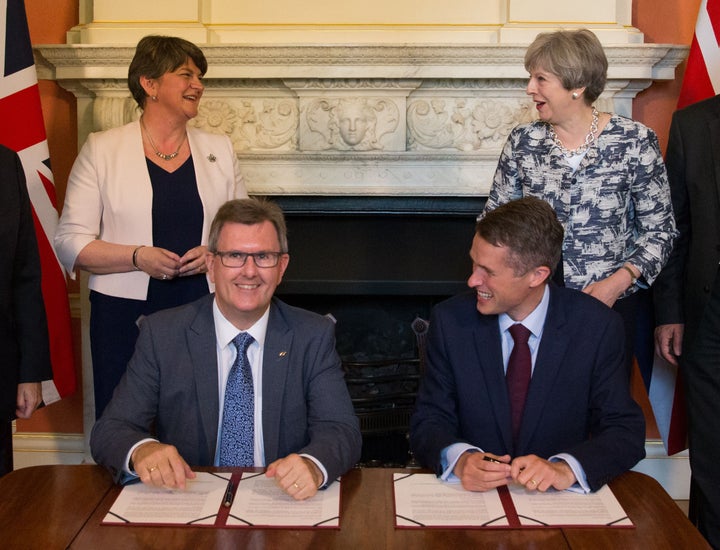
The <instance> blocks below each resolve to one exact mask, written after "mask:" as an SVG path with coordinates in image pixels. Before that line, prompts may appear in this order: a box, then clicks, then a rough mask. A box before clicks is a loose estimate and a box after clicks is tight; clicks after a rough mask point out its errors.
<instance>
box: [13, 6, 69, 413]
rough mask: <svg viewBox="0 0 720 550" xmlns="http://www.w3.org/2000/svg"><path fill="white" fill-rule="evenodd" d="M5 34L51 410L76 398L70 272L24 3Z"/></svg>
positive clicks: (15, 8)
mask: <svg viewBox="0 0 720 550" xmlns="http://www.w3.org/2000/svg"><path fill="white" fill-rule="evenodd" d="M0 33H3V35H2V36H0V67H2V72H1V73H0V121H2V126H1V127H0V143H2V144H3V145H5V146H7V147H9V148H10V149H12V150H13V151H15V152H17V154H18V156H19V157H20V160H21V161H22V164H23V168H24V170H25V177H26V179H27V187H28V193H29V195H30V200H31V202H32V207H33V220H34V222H35V233H36V235H37V241H38V248H39V251H40V263H41V266H42V293H43V299H44V302H45V310H46V312H47V319H48V333H49V336H50V359H51V362H52V367H53V380H48V381H45V382H43V398H44V401H45V403H46V404H49V403H52V402H54V401H57V400H59V399H61V398H63V397H66V396H68V395H70V394H71V393H73V392H74V391H75V386H76V381H75V367H74V360H73V350H72V332H71V327H70V307H69V304H68V295H67V287H66V279H65V272H64V271H63V269H62V267H61V265H60V262H59V261H58V259H57V256H56V255H55V250H54V249H53V247H52V245H51V244H50V243H51V241H52V238H53V235H54V234H55V228H56V226H57V222H58V210H57V197H56V195H55V184H54V180H53V175H52V172H51V170H50V155H49V153H48V145H47V139H46V136H45V123H44V121H43V114H42V107H41V103H40V90H39V88H38V82H37V73H36V71H35V63H34V60H33V54H32V47H31V44H30V33H29V31H28V24H27V17H26V15H25V3H24V2H23V0H0Z"/></svg>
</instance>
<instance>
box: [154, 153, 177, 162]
mask: <svg viewBox="0 0 720 550" xmlns="http://www.w3.org/2000/svg"><path fill="white" fill-rule="evenodd" d="M179 152H180V151H175V152H174V153H170V154H169V155H166V154H165V153H161V152H160V151H155V154H156V155H157V156H159V157H160V158H161V159H163V160H172V159H174V158H175V157H176V156H178V153H179Z"/></svg>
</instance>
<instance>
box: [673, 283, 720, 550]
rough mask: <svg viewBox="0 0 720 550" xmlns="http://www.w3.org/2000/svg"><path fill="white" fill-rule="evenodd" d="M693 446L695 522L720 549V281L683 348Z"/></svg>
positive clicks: (691, 460) (691, 501) (713, 544)
mask: <svg viewBox="0 0 720 550" xmlns="http://www.w3.org/2000/svg"><path fill="white" fill-rule="evenodd" d="M681 361H682V365H681V367H682V368H681V369H680V372H681V373H682V375H683V382H684V384H685V396H686V401H687V411H688V428H689V430H688V439H689V444H690V468H691V470H692V480H691V484H690V510H689V516H690V520H691V521H692V522H693V523H694V524H695V525H696V526H697V528H698V529H699V530H700V532H701V533H702V534H703V536H704V537H705V538H706V539H707V540H708V542H709V543H710V544H711V545H712V546H713V548H716V549H720V467H719V465H720V431H718V429H717V423H718V419H720V275H718V276H716V278H715V284H714V286H713V290H712V294H711V297H710V301H709V302H708V305H707V306H706V307H705V311H704V312H703V315H702V319H701V322H700V325H699V327H698V329H697V333H696V334H695V335H694V337H693V338H692V341H687V340H685V341H684V342H683V355H682V358H681Z"/></svg>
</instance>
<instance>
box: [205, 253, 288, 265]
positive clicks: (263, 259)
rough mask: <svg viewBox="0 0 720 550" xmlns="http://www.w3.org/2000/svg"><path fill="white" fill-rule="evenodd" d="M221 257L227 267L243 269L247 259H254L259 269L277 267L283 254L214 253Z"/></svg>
mask: <svg viewBox="0 0 720 550" xmlns="http://www.w3.org/2000/svg"><path fill="white" fill-rule="evenodd" d="M213 254H215V256H220V261H221V262H222V264H223V265H224V266H225V267H242V266H244V265H245V262H247V259H248V258H250V257H252V259H253V261H254V262H255V265H256V266H257V267H263V268H264V267H275V266H276V265H277V264H278V261H279V260H280V256H282V255H283V253H282V252H240V251H239V250H228V251H226V252H221V251H220V250H218V251H217V252H213Z"/></svg>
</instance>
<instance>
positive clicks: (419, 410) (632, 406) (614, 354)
mask: <svg viewBox="0 0 720 550" xmlns="http://www.w3.org/2000/svg"><path fill="white" fill-rule="evenodd" d="M562 239H563V229H562V226H561V225H560V223H559V222H558V221H557V218H556V216H555V213H554V212H553V210H552V208H551V207H550V206H549V205H548V204H547V203H545V202H544V201H542V200H540V199H536V198H533V197H525V198H522V199H519V200H516V201H512V202H509V203H506V204H505V205H503V206H500V207H499V208H497V209H496V210H494V211H492V212H490V213H488V214H486V215H485V216H484V217H483V218H482V219H481V220H479V221H478V223H477V227H476V233H475V237H474V239H473V243H472V248H471V250H470V258H471V260H472V273H471V275H470V278H469V279H468V286H469V287H470V288H471V289H472V292H469V293H465V294H462V295H459V296H456V297H453V298H451V299H449V300H447V301H445V302H443V303H441V304H439V305H438V306H436V307H435V308H434V310H433V312H432V315H431V319H430V331H429V333H428V342H427V369H426V372H425V376H424V378H423V381H422V384H421V388H420V392H419V395H418V399H417V406H416V410H415V413H414V415H413V417H412V421H411V426H410V442H411V447H412V449H413V451H414V453H415V456H416V458H417V459H418V460H419V461H420V463H421V464H422V465H423V466H425V467H428V468H431V469H432V470H433V471H435V472H436V473H437V475H439V476H440V477H441V478H442V479H445V480H449V481H457V480H458V479H459V481H460V482H461V483H462V485H463V487H464V488H465V489H468V490H471V491H485V490H489V489H492V488H495V487H498V486H501V485H505V484H507V483H509V482H511V481H514V482H516V483H519V484H522V485H524V486H525V487H527V488H528V489H530V490H539V491H547V490H548V489H550V488H554V489H558V490H563V489H568V488H571V487H573V488H574V489H580V490H584V491H595V490H597V489H599V488H600V487H601V486H602V485H604V484H605V483H607V482H608V481H610V480H611V479H612V478H614V477H615V476H617V475H619V474H621V473H622V472H624V471H626V470H628V469H629V468H632V467H633V466H634V465H635V464H636V463H637V462H638V461H639V460H640V459H642V458H643V457H644V456H645V450H644V443H645V421H644V418H643V414H642V411H641V410H640V408H639V407H638V405H637V404H636V403H635V401H634V400H633V399H632V397H631V395H630V391H629V384H628V379H627V373H626V371H625V367H624V366H623V365H624V363H623V357H624V352H625V350H624V342H625V340H624V336H623V334H624V332H623V326H622V320H621V318H620V317H619V315H618V314H617V313H615V312H613V311H612V310H611V309H610V308H608V307H606V306H605V305H603V304H602V303H601V302H600V301H598V300H597V299H595V298H593V297H592V296H589V295H587V294H583V293H582V292H580V291H577V290H571V289H567V288H559V287H557V286H555V285H552V284H549V283H548V281H549V279H550V277H551V275H552V268H551V266H556V265H557V264H558V261H559V259H560V250H561V243H562ZM516 323H522V324H523V325H524V326H525V327H526V328H527V329H529V331H530V333H531V334H530V337H529V341H528V345H529V361H528V362H529V363H530V368H531V378H530V382H529V388H528V390H527V398H526V399H525V401H524V409H523V412H522V413H521V415H522V416H521V417H519V428H518V431H517V435H516V436H513V429H512V421H511V403H510V397H509V392H508V388H507V385H506V372H505V371H506V369H507V366H508V361H509V358H510V355H511V353H512V349H513V346H514V343H513V342H514V341H513V338H512V336H511V335H510V333H509V332H510V331H509V330H508V329H509V328H510V326H511V325H513V324H516Z"/></svg>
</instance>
